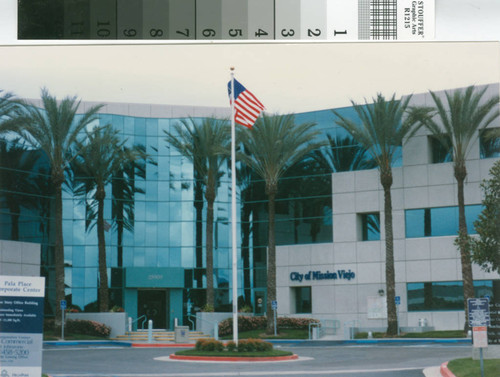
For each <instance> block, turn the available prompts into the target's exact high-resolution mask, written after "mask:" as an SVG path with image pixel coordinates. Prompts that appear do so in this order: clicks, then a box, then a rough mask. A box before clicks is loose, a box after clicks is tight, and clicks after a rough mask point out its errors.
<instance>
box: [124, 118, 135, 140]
mask: <svg viewBox="0 0 500 377" xmlns="http://www.w3.org/2000/svg"><path fill="white" fill-rule="evenodd" d="M123 130H124V132H125V136H127V137H131V136H134V118H131V117H126V118H125V119H124V123H123Z"/></svg>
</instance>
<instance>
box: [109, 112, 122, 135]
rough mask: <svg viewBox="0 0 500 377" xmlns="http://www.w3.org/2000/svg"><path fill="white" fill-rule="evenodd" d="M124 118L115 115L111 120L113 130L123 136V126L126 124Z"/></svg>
mask: <svg viewBox="0 0 500 377" xmlns="http://www.w3.org/2000/svg"><path fill="white" fill-rule="evenodd" d="M124 118H125V117H123V116H122V115H113V117H112V120H111V122H112V123H111V124H112V126H113V129H115V130H117V131H119V132H120V134H121V135H122V134H123V125H124V123H125V122H124Z"/></svg>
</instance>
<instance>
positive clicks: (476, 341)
mask: <svg viewBox="0 0 500 377" xmlns="http://www.w3.org/2000/svg"><path fill="white" fill-rule="evenodd" d="M467 309H468V313H469V326H470V327H472V328H473V332H472V338H473V345H474V347H478V348H479V360H480V367H481V377H484V363H483V348H485V347H488V335H487V327H488V326H489V325H490V300H489V299H487V298H469V299H467Z"/></svg>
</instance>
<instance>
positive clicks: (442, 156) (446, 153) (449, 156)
mask: <svg viewBox="0 0 500 377" xmlns="http://www.w3.org/2000/svg"><path fill="white" fill-rule="evenodd" d="M429 143H430V147H431V156H432V158H431V160H432V163H433V164H438V163H441V162H450V161H452V160H453V149H452V148H451V147H450V148H446V147H445V146H444V145H443V143H442V142H441V141H439V139H437V138H436V137H434V136H429ZM449 145H451V141H449Z"/></svg>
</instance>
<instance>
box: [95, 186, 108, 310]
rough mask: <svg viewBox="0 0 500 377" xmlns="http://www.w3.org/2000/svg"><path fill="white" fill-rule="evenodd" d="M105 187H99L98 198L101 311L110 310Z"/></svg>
mask: <svg viewBox="0 0 500 377" xmlns="http://www.w3.org/2000/svg"><path fill="white" fill-rule="evenodd" d="M105 195H106V193H105V191H104V187H98V188H97V193H96V198H97V242H98V248H99V311H100V312H107V311H108V310H109V289H108V271H107V266H106V240H105V238H104V198H105Z"/></svg>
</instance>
